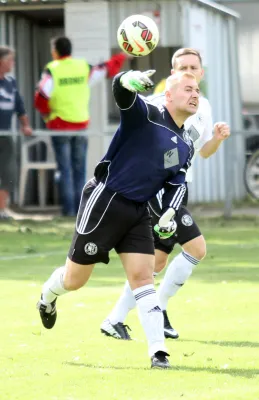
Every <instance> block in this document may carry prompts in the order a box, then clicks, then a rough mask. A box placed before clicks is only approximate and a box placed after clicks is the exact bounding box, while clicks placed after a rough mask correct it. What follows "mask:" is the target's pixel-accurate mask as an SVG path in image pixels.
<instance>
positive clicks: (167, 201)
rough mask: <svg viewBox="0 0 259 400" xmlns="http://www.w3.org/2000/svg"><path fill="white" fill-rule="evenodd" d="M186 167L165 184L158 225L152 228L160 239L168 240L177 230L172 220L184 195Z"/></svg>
mask: <svg viewBox="0 0 259 400" xmlns="http://www.w3.org/2000/svg"><path fill="white" fill-rule="evenodd" d="M187 167H188V166H187V165H186V168H185V167H183V168H181V169H180V170H179V171H178V173H177V174H176V175H175V176H174V177H173V178H172V179H171V180H170V181H168V182H166V183H165V186H164V194H163V196H162V202H161V208H162V213H161V217H160V219H159V222H158V224H157V225H156V226H155V227H154V230H155V232H156V233H157V234H158V235H159V237H160V238H161V239H168V238H169V237H171V236H172V235H173V234H174V232H175V231H176V229H177V224H176V222H175V221H174V218H175V216H176V214H177V213H178V211H179V209H180V207H181V205H182V202H183V199H184V196H185V193H186V189H187V187H186V182H185V177H186V171H187Z"/></svg>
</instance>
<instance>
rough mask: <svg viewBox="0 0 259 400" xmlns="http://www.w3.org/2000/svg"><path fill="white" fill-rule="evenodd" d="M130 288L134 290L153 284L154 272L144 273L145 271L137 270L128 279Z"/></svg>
mask: <svg viewBox="0 0 259 400" xmlns="http://www.w3.org/2000/svg"><path fill="white" fill-rule="evenodd" d="M128 279H129V282H130V286H131V287H132V288H134V289H135V288H137V287H141V286H145V285H149V284H152V283H153V274H152V271H149V270H147V271H143V270H141V269H140V270H135V271H133V272H132V273H131V274H130V276H129V277H128Z"/></svg>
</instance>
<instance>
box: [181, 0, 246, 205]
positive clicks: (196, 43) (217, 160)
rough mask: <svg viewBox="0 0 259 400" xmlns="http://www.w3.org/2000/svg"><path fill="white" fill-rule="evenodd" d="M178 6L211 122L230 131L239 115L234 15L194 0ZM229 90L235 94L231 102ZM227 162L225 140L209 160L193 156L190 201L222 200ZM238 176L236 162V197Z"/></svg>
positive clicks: (241, 192)
mask: <svg viewBox="0 0 259 400" xmlns="http://www.w3.org/2000/svg"><path fill="white" fill-rule="evenodd" d="M182 7H183V9H182V15H183V20H182V22H183V25H182V30H183V38H184V42H183V45H184V46H186V47H189V46H190V47H195V48H197V49H198V50H200V51H201V54H202V56H203V59H204V64H205V71H206V76H205V80H206V83H207V97H208V99H209V101H210V103H211V106H212V112H213V118H214V122H217V121H226V122H227V123H228V124H229V125H230V126H231V128H232V129H233V130H234V129H239V128H241V118H236V114H239V115H241V102H240V95H239V94H238V87H239V73H238V65H237V62H236V61H235V60H234V58H233V57H231V54H232V51H231V48H232V47H236V45H237V42H236V38H235V32H233V30H232V29H231V24H234V25H236V18H234V17H233V16H231V15H228V14H225V13H223V12H219V11H218V10H216V9H215V8H211V7H208V6H203V5H201V4H199V3H197V2H190V1H185V2H183V3H182ZM233 93H236V97H238V102H236V103H235V104H234V102H233ZM236 146H237V148H238V150H239V160H242V158H243V155H244V147H243V146H242V145H241V143H240V144H239V146H238V145H237V143H236ZM228 161H229V160H228V148H227V146H226V143H224V144H223V146H221V147H220V149H219V150H218V151H217V153H216V154H214V155H213V156H212V157H210V158H209V159H206V160H202V159H201V158H200V157H198V158H197V159H196V161H195V164H194V182H193V183H192V185H190V201H191V202H204V201H224V200H225V198H226V194H227V192H226V191H227V190H228V187H227V185H228V182H227V173H226V171H227V163H228ZM233 162H234V161H233ZM242 176H243V164H242V163H240V164H239V165H236V168H235V170H234V175H233V177H232V182H233V194H234V197H235V198H236V199H240V198H241V197H242V196H243V195H244V187H243V182H242Z"/></svg>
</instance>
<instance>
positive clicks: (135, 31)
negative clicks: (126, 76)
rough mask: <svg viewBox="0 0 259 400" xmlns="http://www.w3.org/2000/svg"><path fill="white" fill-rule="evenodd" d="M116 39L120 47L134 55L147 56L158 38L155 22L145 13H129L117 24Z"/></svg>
mask: <svg viewBox="0 0 259 400" xmlns="http://www.w3.org/2000/svg"><path fill="white" fill-rule="evenodd" d="M117 40H118V43H119V46H120V48H121V49H122V50H123V51H124V52H125V53H127V54H129V55H132V56H134V57H141V56H147V55H148V54H149V53H151V51H153V50H154V49H155V48H156V46H157V43H158V40H159V30H158V27H157V25H156V23H155V22H154V21H153V20H152V19H151V18H149V17H146V16H145V15H131V16H130V17H128V18H126V19H125V20H124V21H123V22H122V24H121V25H120V26H119V29H118V32H117Z"/></svg>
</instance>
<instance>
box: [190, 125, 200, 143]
mask: <svg viewBox="0 0 259 400" xmlns="http://www.w3.org/2000/svg"><path fill="white" fill-rule="evenodd" d="M188 133H189V135H190V137H191V138H192V141H193V142H196V140H198V139H199V137H200V134H199V132H198V131H197V129H196V128H195V126H193V125H191V126H190V128H189V129H188Z"/></svg>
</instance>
